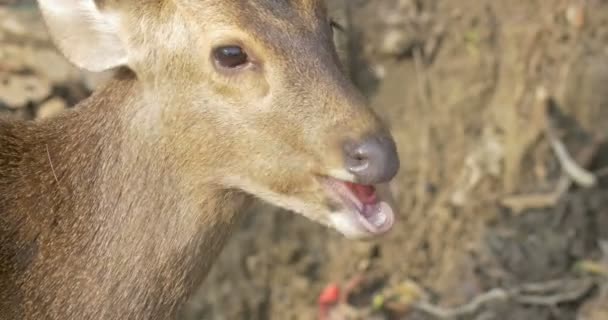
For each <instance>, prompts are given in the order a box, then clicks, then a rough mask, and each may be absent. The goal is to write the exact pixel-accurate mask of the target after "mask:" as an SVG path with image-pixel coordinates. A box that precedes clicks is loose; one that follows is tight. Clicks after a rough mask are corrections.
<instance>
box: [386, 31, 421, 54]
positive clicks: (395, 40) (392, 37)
mask: <svg viewBox="0 0 608 320" xmlns="http://www.w3.org/2000/svg"><path fill="white" fill-rule="evenodd" d="M418 44H419V41H418V40H417V39H415V38H414V37H412V36H410V35H409V33H408V32H406V31H404V30H401V29H396V28H394V29H390V30H388V31H387V33H386V35H385V36H384V39H383V40H382V44H381V45H380V48H379V50H380V53H381V54H384V55H389V56H397V57H400V56H404V55H407V54H409V53H410V52H412V50H413V49H414V48H415V47H416V46H417V45H418Z"/></svg>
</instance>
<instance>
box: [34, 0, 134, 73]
mask: <svg viewBox="0 0 608 320" xmlns="http://www.w3.org/2000/svg"><path fill="white" fill-rule="evenodd" d="M38 4H39V6H40V10H41V11H42V15H43V16H44V19H45V21H46V24H47V27H48V29H49V33H50V35H51V37H52V39H53V40H54V42H55V44H56V45H57V46H58V47H59V49H60V50H61V51H62V52H63V54H64V55H65V56H66V57H67V58H68V59H69V60H70V61H71V62H72V63H74V64H76V65H77V66H79V67H81V68H83V69H87V70H89V71H105V70H108V69H112V68H115V67H119V66H123V65H126V64H127V50H126V47H125V44H124V42H123V41H122V40H121V38H120V37H119V25H118V24H119V21H118V19H117V17H116V16H114V15H112V14H108V13H105V12H102V11H100V10H99V8H98V6H97V4H96V3H95V0H38Z"/></svg>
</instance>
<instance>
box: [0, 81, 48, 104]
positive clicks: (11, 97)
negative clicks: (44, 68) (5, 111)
mask: <svg viewBox="0 0 608 320" xmlns="http://www.w3.org/2000/svg"><path fill="white" fill-rule="evenodd" d="M50 93H51V84H50V83H49V82H48V81H46V80H45V79H41V78H40V77H37V76H35V75H20V74H8V75H6V74H5V75H4V76H2V77H0V102H2V103H4V104H6V105H7V107H8V108H10V109H18V108H22V107H24V106H25V105H26V104H27V103H29V102H39V101H42V100H43V99H45V98H46V97H48V96H49V94H50Z"/></svg>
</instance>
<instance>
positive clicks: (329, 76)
mask: <svg viewBox="0 0 608 320" xmlns="http://www.w3.org/2000/svg"><path fill="white" fill-rule="evenodd" d="M39 4H40V7H41V9H42V12H43V15H44V17H45V20H46V22H47V25H48V26H49V30H50V33H51V35H52V37H53V39H54V41H55V42H56V44H57V45H58V46H59V48H60V49H61V51H63V53H64V54H65V55H66V57H68V59H69V60H71V61H72V62H73V63H74V64H76V65H78V66H80V67H82V68H84V69H88V70H91V71H103V70H109V69H113V68H118V67H126V68H129V69H130V70H132V72H133V73H134V74H135V76H136V78H137V82H138V85H139V87H140V88H141V91H142V92H143V94H142V96H143V97H144V100H145V101H143V103H142V104H138V106H137V108H138V110H135V112H134V113H133V115H132V116H131V118H130V120H129V121H131V122H132V128H133V129H132V130H134V131H137V132H138V133H139V135H138V137H143V138H144V139H150V141H155V143H158V144H162V145H163V146H164V147H163V148H162V149H159V150H163V151H162V152H164V154H159V155H158V158H159V159H164V160H159V161H173V162H174V163H176V164H178V165H177V168H178V170H177V172H176V174H177V175H179V177H180V179H183V181H184V183H186V184H187V185H188V186H190V188H191V189H192V190H195V191H196V190H198V192H204V188H209V187H210V186H213V187H214V188H219V189H225V190H228V189H230V190H233V189H238V190H242V191H244V192H246V193H248V194H251V195H254V196H257V197H259V198H261V199H263V200H266V201H268V202H270V203H272V204H275V205H277V206H280V207H283V208H286V209H289V210H292V211H296V212H298V213H301V214H303V215H304V216H306V217H308V218H310V219H312V220H315V221H318V222H320V223H323V224H325V225H327V226H331V227H334V228H335V229H337V230H339V231H340V232H342V233H343V234H345V235H346V236H349V237H353V238H360V237H369V236H373V235H377V234H381V233H384V232H385V231H387V230H388V229H390V227H391V226H392V224H393V216H394V215H393V211H392V209H391V207H390V206H389V205H388V204H387V203H386V202H384V201H382V200H381V199H379V197H378V196H377V194H376V191H375V188H374V185H376V184H381V183H386V182H388V181H389V180H390V179H392V178H393V177H394V176H395V175H396V173H397V171H398V169H399V159H398V155H397V151H396V147H395V143H394V142H393V139H392V137H391V135H390V133H389V132H388V130H387V129H386V127H385V126H384V125H383V124H382V123H381V121H380V120H379V118H378V116H377V115H376V114H375V113H374V112H373V110H372V109H371V108H370V107H369V105H368V104H367V102H366V100H365V99H364V98H363V97H362V95H361V94H360V93H359V92H358V91H357V89H356V88H355V87H354V86H353V85H352V83H351V82H350V81H349V79H348V78H347V76H346V75H345V74H344V72H343V69H342V68H341V66H340V62H339V58H338V56H337V54H336V50H335V47H334V44H333V42H332V39H333V36H332V33H333V30H332V26H331V23H330V18H329V17H328V14H327V11H326V8H325V5H324V3H323V1H321V0H156V1H152V0H140V1H118V0H97V1H94V0H79V1H76V0H39ZM194 194H196V192H194Z"/></svg>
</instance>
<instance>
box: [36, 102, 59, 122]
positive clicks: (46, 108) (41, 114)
mask: <svg viewBox="0 0 608 320" xmlns="http://www.w3.org/2000/svg"><path fill="white" fill-rule="evenodd" d="M66 109H67V105H66V103H65V101H63V99H61V98H52V99H50V100H49V101H47V102H45V103H43V104H42V105H41V106H40V108H38V112H37V113H36V117H37V118H39V119H46V118H51V117H54V116H56V115H58V114H60V113H62V112H63V111H65V110H66Z"/></svg>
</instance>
